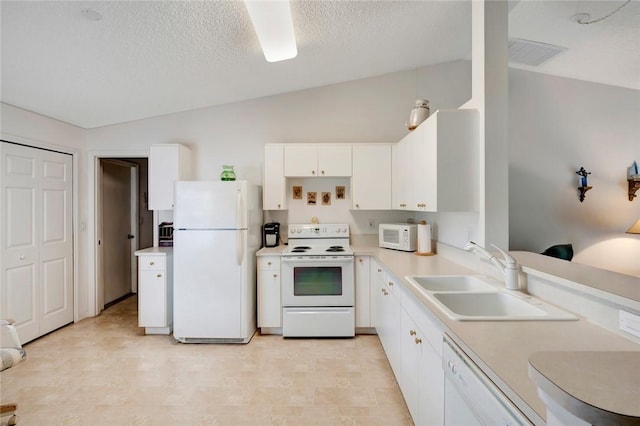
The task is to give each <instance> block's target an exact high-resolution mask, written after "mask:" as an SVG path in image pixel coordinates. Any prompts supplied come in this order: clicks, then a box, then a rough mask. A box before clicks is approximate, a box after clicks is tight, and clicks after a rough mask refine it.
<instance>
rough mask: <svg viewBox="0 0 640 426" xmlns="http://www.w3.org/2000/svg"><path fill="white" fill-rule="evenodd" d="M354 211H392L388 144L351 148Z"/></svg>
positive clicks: (354, 146)
mask: <svg viewBox="0 0 640 426" xmlns="http://www.w3.org/2000/svg"><path fill="white" fill-rule="evenodd" d="M351 194H352V197H351V208H352V209H353V210H389V209H391V145H388V144H359V145H353V176H352V177H351Z"/></svg>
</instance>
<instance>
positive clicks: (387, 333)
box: [376, 274, 402, 379]
mask: <svg viewBox="0 0 640 426" xmlns="http://www.w3.org/2000/svg"><path fill="white" fill-rule="evenodd" d="M386 275H387V280H386V282H380V283H379V284H378V286H377V289H376V291H377V292H378V296H377V298H376V331H377V332H378V337H379V338H380V342H381V343H382V347H383V348H384V352H385V354H386V355H387V359H388V360H389V364H390V365H391V369H392V370H393V373H394V374H395V376H396V379H398V378H399V377H400V374H401V371H402V359H401V352H400V347H401V340H400V330H401V329H400V310H401V309H402V308H401V307H400V299H399V298H398V296H397V295H396V294H395V293H396V289H397V285H398V284H396V283H395V282H394V281H393V280H392V278H393V277H392V276H391V275H389V274H386Z"/></svg>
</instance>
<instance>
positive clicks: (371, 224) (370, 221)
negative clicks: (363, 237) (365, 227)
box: [367, 219, 376, 231]
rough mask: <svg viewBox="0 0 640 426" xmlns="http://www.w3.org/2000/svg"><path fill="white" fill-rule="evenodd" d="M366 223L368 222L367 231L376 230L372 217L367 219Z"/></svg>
mask: <svg viewBox="0 0 640 426" xmlns="http://www.w3.org/2000/svg"><path fill="white" fill-rule="evenodd" d="M367 221H368V223H369V231H375V230H376V221H375V220H373V219H367Z"/></svg>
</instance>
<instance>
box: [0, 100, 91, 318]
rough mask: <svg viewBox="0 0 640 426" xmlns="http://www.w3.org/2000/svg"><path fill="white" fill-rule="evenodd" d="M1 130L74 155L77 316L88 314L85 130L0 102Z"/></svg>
mask: <svg viewBox="0 0 640 426" xmlns="http://www.w3.org/2000/svg"><path fill="white" fill-rule="evenodd" d="M0 118H1V120H0V125H1V128H0V133H1V137H2V139H4V140H8V141H11V142H16V143H23V144H25V145H30V146H35V147H39V148H47V149H53V150H56V151H60V152H64V153H68V154H72V155H73V158H74V163H73V167H74V184H75V185H76V187H75V188H74V194H75V195H76V197H75V198H76V199H75V203H74V218H73V226H74V234H75V235H77V238H76V245H75V246H74V252H75V256H76V257H75V259H76V260H77V262H76V265H74V269H75V272H76V274H77V276H76V278H77V280H76V285H77V292H76V295H75V296H76V299H77V300H78V305H77V306H78V310H77V312H76V313H75V317H76V319H79V318H84V317H85V316H87V306H88V305H87V269H86V265H87V259H86V256H85V253H86V252H87V244H88V242H87V235H86V232H85V231H86V223H87V209H86V204H87V203H86V194H87V186H86V183H87V177H86V174H87V173H86V155H85V149H84V147H85V130H84V129H81V128H79V127H76V126H72V125H70V124H67V123H63V122H61V121H57V120H54V119H51V118H48V117H45V116H42V115H39V114H35V113H32V112H29V111H26V110H23V109H20V108H16V107H14V106H11V105H7V104H3V103H0Z"/></svg>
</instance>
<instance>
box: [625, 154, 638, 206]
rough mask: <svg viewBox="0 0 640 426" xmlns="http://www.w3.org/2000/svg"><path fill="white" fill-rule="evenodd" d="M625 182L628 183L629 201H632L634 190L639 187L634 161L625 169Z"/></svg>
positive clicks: (636, 164)
mask: <svg viewBox="0 0 640 426" xmlns="http://www.w3.org/2000/svg"><path fill="white" fill-rule="evenodd" d="M627 182H628V183H629V201H633V199H634V198H635V197H637V195H636V191H637V190H638V189H640V174H638V163H636V162H635V161H634V162H633V165H632V166H631V167H629V169H628V170H627Z"/></svg>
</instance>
